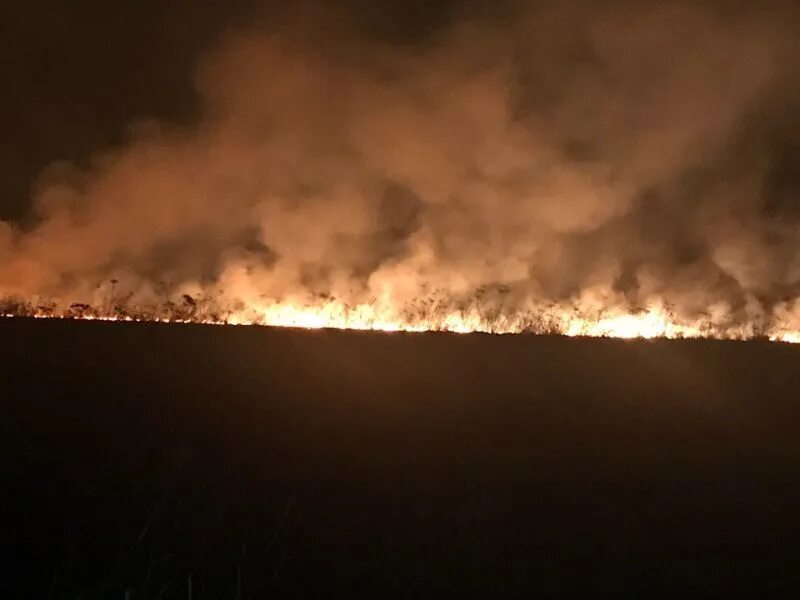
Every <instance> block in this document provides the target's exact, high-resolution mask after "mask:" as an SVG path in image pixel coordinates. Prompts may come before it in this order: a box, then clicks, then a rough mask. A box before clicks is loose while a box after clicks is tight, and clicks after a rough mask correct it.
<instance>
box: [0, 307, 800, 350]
mask: <svg viewBox="0 0 800 600" xmlns="http://www.w3.org/2000/svg"><path fill="white" fill-rule="evenodd" d="M83 309H85V310H80V311H75V310H74V306H73V308H72V309H53V308H50V309H45V308H38V309H34V310H32V311H30V312H6V313H5V314H4V315H3V316H5V317H18V316H29V317H34V318H74V319H85V320H107V321H153V322H170V323H187V322H191V323H205V324H215V325H262V326H269V327H290V328H300V329H355V330H371V331H383V332H398V331H403V332H424V331H445V332H451V333H461V334H466V333H479V332H480V333H491V334H519V333H547V334H556V335H564V336H569V337H581V336H582V337H606V338H620V339H656V338H667V339H688V338H711V339H739V340H745V339H752V338H762V339H769V340H771V341H775V342H784V343H800V328H797V329H796V328H791V327H790V326H788V325H786V324H781V323H772V324H768V325H762V326H757V325H756V324H753V323H747V324H744V325H741V324H739V325H733V324H729V323H726V322H724V321H722V322H716V321H715V320H714V319H713V318H711V317H704V318H700V319H696V320H693V321H682V320H680V319H677V318H675V317H674V316H672V315H671V313H670V312H669V311H668V310H666V309H664V308H663V307H660V306H652V307H650V308H647V309H644V310H641V311H635V312H631V311H625V310H622V309H603V310H601V311H598V312H596V313H591V312H590V311H587V310H583V311H582V310H580V309H579V308H575V307H570V306H560V307H559V306H556V307H552V306H551V307H546V308H541V307H540V308H538V309H532V310H531V311H528V312H518V313H514V314H510V315H499V316H498V315H495V316H493V317H487V316H485V315H482V314H481V312H480V311H479V310H478V309H475V308H472V309H464V310H450V311H437V310H434V311H431V313H430V314H419V315H416V316H413V315H409V314H403V313H402V312H401V311H396V310H393V309H392V308H383V307H381V306H380V305H379V304H375V303H363V304H357V305H348V304H345V303H343V302H339V301H336V300H326V301H323V302H318V303H302V302H268V303H264V304H256V305H252V306H247V307H244V308H240V309H237V310H229V311H226V312H224V313H223V314H221V315H211V316H210V315H205V314H194V313H188V314H184V315H179V314H175V313H169V312H159V311H158V310H152V311H141V312H138V313H131V314H128V313H124V312H112V311H103V310H100V309H95V308H92V307H86V306H83Z"/></svg>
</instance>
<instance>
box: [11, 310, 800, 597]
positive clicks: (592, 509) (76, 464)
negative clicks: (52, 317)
mask: <svg viewBox="0 0 800 600" xmlns="http://www.w3.org/2000/svg"><path fill="white" fill-rule="evenodd" d="M0 339H1V340H2V343H0V398H1V399H2V400H1V401H0V428H1V429H0V435H1V436H2V437H1V438H0V439H2V444H3V448H2V454H1V455H2V465H1V466H2V471H0V474H1V476H2V480H1V483H2V489H0V502H1V503H2V504H1V505H0V511H1V512H0V519H2V520H1V521H0V524H1V525H2V529H0V548H1V549H2V553H3V554H4V556H2V557H0V559H2V565H3V568H2V569H0V571H4V574H3V575H2V577H0V596H2V597H3V598H13V597H26V598H47V597H50V598H77V597H80V598H120V599H122V598H124V597H125V594H126V590H127V593H128V598H130V599H131V600H132V599H139V598H156V597H160V598H165V599H166V598H187V597H189V595H190V594H191V596H192V598H195V599H197V598H251V597H252V598H267V597H276V596H287V595H290V596H331V595H335V594H345V593H346V594H350V595H352V594H355V593H356V592H371V593H381V594H382V595H388V596H406V597H418V596H431V595H438V596H443V595H455V594H460V595H466V594H475V595H477V594H481V595H486V596H487V597H488V595H489V594H490V593H494V594H496V595H497V594H499V595H520V596H524V595H527V594H528V593H530V592H550V593H567V592H578V593H581V592H583V593H588V592H598V591H600V592H602V591H608V592H630V593H633V594H643V593H646V594H652V593H654V592H659V591H663V592H676V591H687V590H688V591H696V592H699V591H721V590H724V591H739V592H742V591H744V592H752V593H756V592H770V591H781V590H783V591H786V590H791V589H794V588H795V587H796V586H797V585H798V584H799V583H800V570H799V568H800V546H798V545H797V542H798V541H800V519H798V516H800V435H799V434H800V397H798V394H797V390H798V389H800V370H798V366H799V365H798V363H799V362H800V348H796V347H790V346H784V345H777V344H770V343H767V342H750V343H739V342H708V341H676V342H668V341H660V342H621V341H612V340H586V339H564V338H547V337H533V336H516V337H512V336H506V337H492V336H485V335H469V336H458V335H447V334H390V335H386V334H371V333H356V332H333V331H318V332H306V331H292V330H274V329H263V328H241V327H213V326H188V325H157V324H120V323H101V322H69V321H29V320H22V319H20V320H0ZM190 588H191V592H190Z"/></svg>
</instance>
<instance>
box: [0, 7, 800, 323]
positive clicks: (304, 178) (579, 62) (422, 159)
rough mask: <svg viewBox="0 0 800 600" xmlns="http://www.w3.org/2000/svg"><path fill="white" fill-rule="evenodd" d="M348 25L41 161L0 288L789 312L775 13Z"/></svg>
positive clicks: (249, 52)
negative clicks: (184, 112)
mask: <svg viewBox="0 0 800 600" xmlns="http://www.w3.org/2000/svg"><path fill="white" fill-rule="evenodd" d="M309 15H311V16H313V17H314V18H309ZM334 15H335V16H336V17H337V18H333V16H334ZM345 16H346V15H345ZM341 17H342V15H341V14H339V13H336V12H332V11H331V10H330V9H324V10H323V9H321V8H319V9H318V10H314V11H311V12H310V13H309V12H303V13H302V15H300V17H296V18H294V19H291V18H290V19H288V20H287V21H286V22H285V23H283V24H282V25H281V24H276V23H274V22H272V23H270V24H269V26H266V25H264V26H254V27H252V28H251V29H249V30H246V31H238V32H236V33H231V34H230V35H228V36H226V38H225V39H224V40H222V41H221V42H220V45H219V46H218V47H217V48H215V49H213V50H212V51H210V52H209V53H208V54H207V55H206V56H205V57H204V58H203V59H202V61H201V64H200V66H199V68H198V71H197V75H196V88H197V93H198V94H199V96H200V98H201V104H202V107H203V109H202V117H201V118H200V119H199V121H198V122H197V123H196V124H195V125H193V126H191V127H183V128H179V127H177V126H170V125H169V124H165V123H156V122H144V123H139V124H137V125H136V126H135V127H132V128H131V133H130V140H129V142H128V143H127V144H125V145H124V146H123V147H120V148H116V149H111V150H106V151H104V152H101V153H98V154H97V156H96V157H95V159H94V160H93V162H92V164H91V165H90V166H89V167H88V168H83V169H79V168H77V167H74V166H70V165H63V164H60V165H54V166H53V167H52V168H50V169H49V170H48V171H47V172H46V173H44V174H43V175H42V177H41V179H40V181H39V182H38V184H37V186H36V191H35V194H34V197H33V199H32V213H33V217H34V218H33V219H32V223H33V224H32V225H29V226H26V227H22V226H21V225H18V224H15V223H3V222H0V257H2V261H1V262H0V296H7V297H8V296H16V297H21V298H37V299H39V298H42V299H51V300H53V301H56V302H62V303H69V302H78V301H80V302H88V303H92V304H98V303H102V302H106V301H108V298H109V294H111V293H112V292H113V294H114V295H115V297H118V298H125V299H126V300H127V301H128V302H130V303H132V304H136V303H140V304H142V303H145V304H146V303H157V302H159V301H161V300H163V299H167V298H174V297H176V296H178V295H181V294H189V295H191V296H193V297H198V296H205V297H209V298H212V297H213V298H215V299H216V301H217V302H219V303H221V304H224V305H229V306H232V305H238V306H249V305H255V304H258V303H264V302H281V301H291V302H301V303H303V302H304V303H313V302H314V301H315V299H319V298H334V299H337V300H338V301H341V302H343V303H347V304H354V303H362V302H370V303H378V304H382V305H385V306H386V305H391V306H393V307H396V308H398V309H399V308H400V307H405V306H408V305H409V304H413V303H416V302H420V301H426V300H429V299H436V301H437V302H448V303H451V302H452V303H458V302H464V301H476V302H487V303H495V304H496V303H498V302H500V301H502V309H501V310H509V311H513V310H520V309H521V308H524V307H525V306H528V305H531V304H542V303H547V302H556V303H566V302H572V303H576V304H578V305H580V306H585V305H591V306H596V307H597V308H602V307H603V305H612V304H613V305H618V304H620V303H624V304H626V305H630V306H633V307H637V306H638V307H641V306H646V305H648V304H652V303H654V302H657V303H659V304H660V305H668V306H670V307H671V308H672V309H673V310H675V311H676V312H677V313H679V314H681V315H684V316H686V317H692V316H696V315H698V314H708V313H709V312H712V313H713V312H714V311H722V312H723V313H724V314H725V316H726V318H736V319H752V318H758V317H759V316H763V315H769V314H772V313H773V312H776V311H782V313H786V312H787V311H789V312H791V304H792V302H793V300H794V298H795V297H796V296H798V295H800V244H798V241H800V239H799V238H800V228H798V224H800V213H799V212H798V211H797V209H796V206H795V204H794V202H795V198H794V193H795V190H796V189H797V187H793V186H795V185H796V183H798V182H797V181H794V180H793V179H792V173H793V169H794V168H795V167H796V166H797V164H798V163H800V161H796V162H792V160H793V159H796V158H798V157H800V152H798V151H797V149H798V148H800V136H797V135H796V134H797V133H798V131H797V129H796V125H795V126H794V129H793V125H792V124H793V123H794V122H796V117H797V114H796V112H794V110H793V108H792V106H793V103H792V99H796V98H797V97H798V94H797V91H798V89H800V86H798V81H800V77H798V74H799V73H800V71H799V70H798V67H799V66H800V60H798V59H797V58H796V57H797V56H800V54H797V53H796V50H797V48H796V46H795V45H794V42H793V37H794V33H793V32H795V31H796V26H797V25H798V23H797V19H796V16H795V14H794V13H793V12H791V11H790V10H789V9H784V8H783V7H782V6H780V5H777V4H773V5H769V4H768V3H763V4H759V7H758V8H756V7H748V10H747V11H742V12H741V13H738V12H736V11H732V10H730V8H729V7H728V9H727V10H725V7H724V6H723V5H722V3H720V4H714V3H707V5H706V6H700V5H699V3H696V2H686V3H681V2H671V3H642V2H603V3H592V6H588V3H578V2H555V1H553V2H551V3H545V4H543V5H542V6H540V7H539V8H536V9H530V8H527V9H525V10H522V9H513V8H509V9H508V10H507V11H505V12H502V11H501V14H495V15H486V14H482V13H479V12H476V11H465V12H464V14H463V15H462V16H460V17H459V18H453V19H452V20H451V21H450V22H449V23H446V24H444V25H442V26H439V27H437V28H435V30H434V31H431V32H428V33H427V34H426V35H424V36H421V37H420V39H415V40H413V41H402V42H400V41H397V40H394V41H389V40H386V39H381V38H380V36H376V35H371V34H370V32H368V31H364V28H363V27H359V26H357V25H355V24H348V19H346V18H341ZM98 85H101V82H98ZM795 144H797V145H795ZM792 152H794V153H795V154H794V158H793V155H792ZM787 161H788V162H787ZM112 280H113V281H114V283H113V289H111V288H110V287H109V286H110V285H112V284H110V283H109V282H111V281H112ZM787 303H788V304H787Z"/></svg>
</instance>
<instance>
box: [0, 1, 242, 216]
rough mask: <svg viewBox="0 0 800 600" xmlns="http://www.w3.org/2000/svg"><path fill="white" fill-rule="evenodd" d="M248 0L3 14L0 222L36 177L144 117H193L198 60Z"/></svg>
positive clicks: (17, 208)
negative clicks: (194, 82) (193, 79)
mask: <svg viewBox="0 0 800 600" xmlns="http://www.w3.org/2000/svg"><path fill="white" fill-rule="evenodd" d="M252 4H253V2H252V1H250V0H229V1H210V2H191V3H190V2H185V1H181V0H164V1H163V2H149V1H139V0H120V1H118V2H116V1H115V2H102V1H93V0H76V1H71V2H62V1H59V0H30V1H27V2H4V3H3V5H2V8H0V61H2V67H0V89H2V90H3V93H2V95H0V199H1V200H0V218H8V217H14V216H16V215H18V214H19V213H20V212H21V211H22V210H23V209H24V207H25V206H26V204H27V202H28V195H29V187H30V185H31V182H32V179H33V178H34V177H35V176H36V174H37V173H38V172H40V171H41V169H42V168H44V167H45V166H46V165H47V164H49V163H50V162H51V161H54V160H61V159H67V160H81V159H84V158H85V157H86V156H87V155H89V154H91V153H92V152H93V151H96V150H97V149H98V148H101V147H103V146H107V145H109V144H113V143H114V142H116V141H118V140H119V139H120V136H121V135H123V134H124V130H125V127H126V124H128V123H130V122H131V121H133V120H135V119H137V118H141V117H149V116H153V117H160V118H165V119H169V120H182V119H186V118H189V117H190V115H191V114H192V110H193V107H194V101H195V98H194V95H193V92H192V88H191V75H192V71H193V70H192V67H193V65H194V63H195V61H196V60H197V54H198V53H199V52H200V51H202V49H203V48H206V47H208V46H209V45H210V44H211V43H212V41H213V39H214V38H215V37H216V36H218V35H219V33H220V32H221V31H222V30H223V29H224V28H225V27H227V26H229V25H230V24H231V23H232V21H234V20H235V19H237V18H243V17H244V16H245V15H247V13H248V10H249V9H252V7H251V6H249V5H252Z"/></svg>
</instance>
